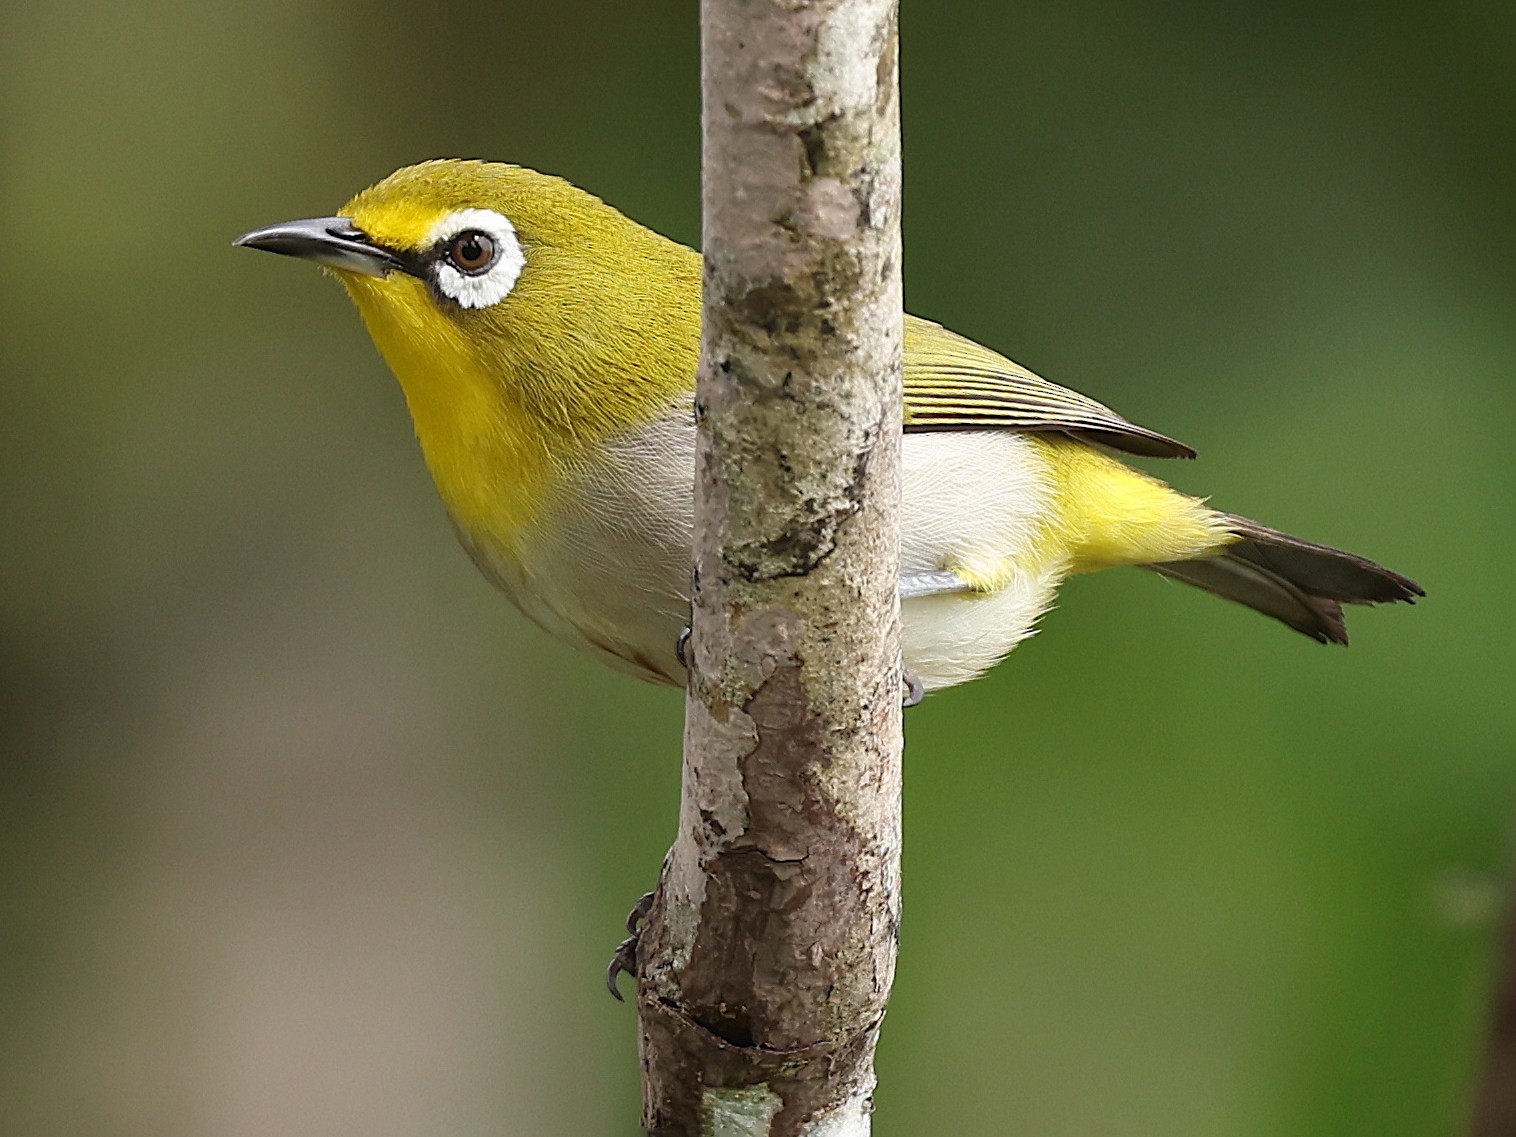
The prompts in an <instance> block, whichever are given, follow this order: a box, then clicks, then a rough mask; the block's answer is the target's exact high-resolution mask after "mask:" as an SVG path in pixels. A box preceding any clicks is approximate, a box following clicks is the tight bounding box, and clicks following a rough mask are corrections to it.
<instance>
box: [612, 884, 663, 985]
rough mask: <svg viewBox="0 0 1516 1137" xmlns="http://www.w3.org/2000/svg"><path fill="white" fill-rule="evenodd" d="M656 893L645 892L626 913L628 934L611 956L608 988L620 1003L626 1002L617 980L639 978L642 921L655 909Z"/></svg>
mask: <svg viewBox="0 0 1516 1137" xmlns="http://www.w3.org/2000/svg"><path fill="white" fill-rule="evenodd" d="M653 896H654V893H651V892H644V893H643V894H642V896H641V897H640V898H639V899H638V900H637V903H636V904H633V905H632V910H631V911H630V912H628V913H627V915H626V930H627V932H628V935H627V937H626V939H624V940H622V941H621V942H620V943H619V944H617V945H616V951H615V954H614V955H612V956H611V962H610V965H609V966H608V967H606V969H605V986H606V990H608V991H609V992H610V993H611V996H612V997H613V998H614V999H615V1000H616V1002H618V1003H624V1002H626V1000H625V999H623V998H622V997H621V988H620V987H618V986H617V985H616V981H617V980H618V979H620V978H621V976H622V975H630V976H631V977H632V978H633V979H636V978H637V943H638V941H639V940H640V939H641V938H642V922H643V921H644V920H646V919H647V914H648V913H649V912H651V911H652V910H653Z"/></svg>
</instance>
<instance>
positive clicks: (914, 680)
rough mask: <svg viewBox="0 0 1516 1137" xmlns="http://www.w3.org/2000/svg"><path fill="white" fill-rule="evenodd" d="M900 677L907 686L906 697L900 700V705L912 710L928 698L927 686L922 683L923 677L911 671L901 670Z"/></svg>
mask: <svg viewBox="0 0 1516 1137" xmlns="http://www.w3.org/2000/svg"><path fill="white" fill-rule="evenodd" d="M900 678H901V681H902V683H903V684H904V686H905V698H903V699H901V700H900V705H901V706H902V707H904V708H905V709H906V710H910V709H911V708H912V707H914V706H917V705H919V704H920V702H921V700H922V699H924V698H926V688H925V687H923V686H922V685H921V678H920V677H919V676H917V675H915V674H914V673H912V672H910V671H903V672H901V673H900Z"/></svg>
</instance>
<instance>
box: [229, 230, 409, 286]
mask: <svg viewBox="0 0 1516 1137" xmlns="http://www.w3.org/2000/svg"><path fill="white" fill-rule="evenodd" d="M232 244H234V245H245V246H246V247H247V248H249V249H263V250H264V251H265V252H269V253H279V254H280V255H281V256H286V257H300V258H301V259H302V260H307V261H315V262H316V263H317V264H323V265H327V266H328V267H330V268H336V269H342V270H343V271H344V272H358V273H362V274H363V275H364V276H379V277H383V276H388V275H389V274H390V273H392V272H395V271H397V270H399V271H405V267H406V266H405V265H404V263H403V262H402V261H401V260H400V258H399V257H397V256H396V255H395V254H394V253H392V252H390V251H389V250H388V249H385V248H381V247H380V246H378V245H376V244H374V243H373V241H371V240H369V237H368V234H366V233H364V232H363V231H362V230H361V229H359V228H358V227H357V226H356V225H354V224H353V223H352V221H351V220H350V219H348V218H346V217H311V218H307V219H306V220H304V221H285V222H282V223H280V224H278V225H266V226H264V227H263V228H262V229H254V230H253V231H252V232H251V233H244V234H242V236H240V237H238V238H237V239H236V240H235V241H233V242H232Z"/></svg>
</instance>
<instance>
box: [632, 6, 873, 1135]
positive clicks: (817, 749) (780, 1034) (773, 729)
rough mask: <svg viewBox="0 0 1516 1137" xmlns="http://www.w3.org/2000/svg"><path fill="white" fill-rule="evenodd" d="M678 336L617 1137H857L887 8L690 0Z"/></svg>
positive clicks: (863, 1055) (863, 1092)
mask: <svg viewBox="0 0 1516 1137" xmlns="http://www.w3.org/2000/svg"><path fill="white" fill-rule="evenodd" d="M701 25H702V73H703V94H704V108H705V109H704V119H703V122H704V144H705V178H704V217H705V224H704V246H705V250H706V259H705V321H704V329H703V337H702V350H701V365H700V377H699V389H698V393H697V401H696V410H697V417H698V420H699V427H700V430H699V446H698V453H697V470H696V471H695V476H696V554H695V559H696V563H695V577H694V607H695V612H694V617H693V628H694V632H693V637H692V639H691V642H690V647H689V653H688V654H689V658H690V662H691V670H690V686H689V692H688V697H687V704H686V725H685V748H684V783H683V794H682V802H681V810H680V820H679V833H678V836H677V839H676V841H675V843H674V846H673V848H672V849H671V850H670V852H669V856H668V859H667V860H666V862H665V864H664V871H663V875H662V878H661V880H660V883H659V888H658V894H657V899H656V901H655V903H654V905H653V908H652V911H651V913H650V915H649V918H648V922H647V925H646V928H645V930H644V933H643V938H642V942H641V946H640V949H639V953H638V955H639V960H638V973H639V974H638V988H639V999H638V1003H639V1020H640V1028H641V1029H640V1035H641V1037H640V1042H641V1052H642V1064H643V1092H644V1117H643V1122H644V1126H645V1128H646V1129H647V1130H648V1131H649V1132H650V1133H655V1134H659V1135H680V1137H683V1135H690V1137H694V1135H700V1134H728V1133H730V1134H755V1135H756V1134H762V1135H766V1137H790V1135H802V1134H815V1133H820V1132H826V1133H828V1134H834V1135H835V1137H856V1135H858V1134H866V1133H867V1132H868V1130H869V1121H868V1117H869V1112H870V1110H871V1108H872V1104H871V1094H872V1091H873V1085H874V1075H873V1053H874V1044H875V1041H876V1039H877V1037H878V1031H879V1025H880V1022H881V1020H882V1018H883V1015H884V1009H885V1003H886V1001H887V999H888V996H889V990H890V983H891V979H892V977H893V973H894V965H895V945H896V936H897V930H898V925H899V855H900V749H901V734H900V703H901V692H902V683H901V673H900V662H899V642H898V641H899V604H898V600H897V595H896V590H897V578H898V569H899V508H898V506H899V439H900V407H901V393H900V392H901V375H900V350H901V291H900V242H899V216H900V164H899V103H898V78H897V39H896V12H895V4H894V0H703V3H702V8H701Z"/></svg>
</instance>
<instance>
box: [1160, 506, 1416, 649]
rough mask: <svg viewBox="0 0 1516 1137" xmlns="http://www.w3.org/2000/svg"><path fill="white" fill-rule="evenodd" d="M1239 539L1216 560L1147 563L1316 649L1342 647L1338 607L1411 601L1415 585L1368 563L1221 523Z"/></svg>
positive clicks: (1242, 520)
mask: <svg viewBox="0 0 1516 1137" xmlns="http://www.w3.org/2000/svg"><path fill="white" fill-rule="evenodd" d="M1226 521H1227V524H1228V526H1229V527H1230V528H1231V530H1232V532H1234V533H1236V534H1237V535H1238V536H1240V537H1241V538H1242V540H1241V541H1238V542H1237V543H1236V544H1235V545H1229V546H1227V549H1226V551H1225V552H1223V553H1221V554H1220V555H1218V556H1214V557H1206V558H1204V559H1202V560H1194V561H1167V562H1165V563H1163V564H1156V565H1148V566H1146V567H1147V568H1150V569H1152V570H1153V571H1154V572H1156V573H1158V574H1159V575H1161V576H1167V577H1171V578H1173V579H1174V580H1182V581H1184V583H1185V584H1193V585H1194V586H1195V587H1196V588H1203V589H1205V590H1206V591H1207V592H1212V593H1215V594H1216V595H1217V596H1221V597H1225V598H1226V599H1227V600H1235V601H1237V603H1239V604H1246V605H1247V606H1248V607H1249V608H1253V609H1255V610H1257V611H1259V612H1262V613H1263V614H1264V615H1265V616H1272V617H1274V619H1276V620H1281V621H1283V622H1284V623H1286V624H1288V625H1289V626H1290V627H1292V628H1294V629H1295V630H1296V631H1297V632H1303V633H1304V634H1305V635H1308V636H1310V637H1311V638H1312V639H1313V640H1316V641H1317V642H1318V643H1324V644H1325V643H1333V644H1345V643H1347V642H1348V629H1347V624H1346V622H1345V621H1344V620H1343V617H1342V606H1343V605H1344V604H1385V603H1388V602H1391V601H1395V600H1404V601H1406V602H1407V603H1411V602H1414V601H1415V599H1416V597H1418V596H1425V595H1426V593H1425V592H1424V591H1422V588H1421V585H1419V584H1417V583H1416V582H1415V581H1414V580H1411V579H1410V578H1409V577H1404V576H1401V575H1400V574H1399V573H1394V572H1391V571H1390V570H1389V569H1387V568H1385V567H1384V566H1383V565H1376V564H1375V563H1374V562H1373V561H1371V560H1366V559H1365V558H1363V557H1359V556H1355V555H1354V554H1352V553H1345V552H1343V551H1342V550H1341V549H1333V548H1330V547H1329V546H1326V545H1315V544H1312V543H1311V542H1310V541H1302V540H1301V539H1300V538H1299V537H1291V536H1290V535H1289V534H1288V533H1281V532H1279V530H1277V529H1270V528H1269V527H1268V526H1266V525H1260V524H1258V522H1256V521H1249V520H1248V519H1247V518H1246V517H1235V516H1230V515H1228V516H1227V517H1226Z"/></svg>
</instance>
